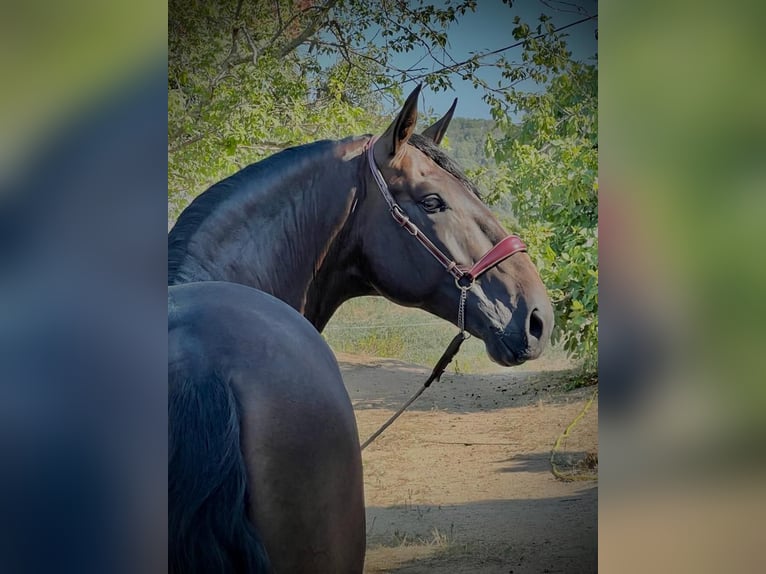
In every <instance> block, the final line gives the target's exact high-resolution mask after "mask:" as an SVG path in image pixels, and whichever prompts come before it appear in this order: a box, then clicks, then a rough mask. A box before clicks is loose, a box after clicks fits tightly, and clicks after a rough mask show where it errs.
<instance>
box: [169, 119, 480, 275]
mask: <svg viewBox="0 0 766 574" xmlns="http://www.w3.org/2000/svg"><path fill="white" fill-rule="evenodd" d="M348 139H351V138H347V140H348ZM344 141H345V140H344ZM335 143H336V142H333V141H330V140H322V141H317V142H314V143H311V144H306V145H302V146H297V147H291V148H287V149H285V150H283V151H281V152H279V153H277V154H274V155H272V156H270V157H268V158H266V159H263V160H261V161H259V162H257V163H253V164H251V165H249V166H247V167H245V168H244V169H242V170H240V171H238V172H237V173H235V174H233V175H231V176H229V177H227V178H226V179H224V180H222V181H220V182H218V183H216V184H214V185H212V186H211V187H209V188H208V189H207V190H206V191H205V192H203V193H201V194H200V195H198V196H197V197H196V198H195V199H194V200H193V201H192V202H191V203H190V204H189V205H188V206H187V207H186V209H184V210H183V211H182V212H181V215H180V216H179V217H178V220H177V221H176V223H175V225H174V226H173V228H172V229H171V230H170V233H169V235H168V285H173V284H175V283H177V282H179V280H180V281H183V277H181V268H182V266H183V264H184V262H185V257H186V254H187V251H188V245H189V241H190V240H191V238H192V237H193V236H194V234H195V233H196V232H197V230H198V229H199V227H200V226H201V225H202V224H203V222H204V221H205V220H206V219H207V218H208V217H209V216H210V215H211V214H212V213H213V212H214V211H215V210H216V209H218V208H219V207H220V206H221V204H222V203H223V202H225V201H226V200H227V199H228V198H231V197H232V196H233V195H234V194H237V193H242V192H244V193H258V192H266V191H267V190H268V189H269V188H270V187H271V185H272V184H275V183H279V182H281V181H283V180H284V178H285V177H289V176H290V174H291V173H297V172H299V171H300V170H301V169H303V167H304V166H305V165H306V164H307V163H308V162H314V161H316V160H317V158H318V157H319V156H322V155H324V154H326V153H328V151H329V150H330V149H331V148H332V146H333V145H334V144H335ZM409 143H410V144H411V145H412V146H413V147H415V148H416V149H418V150H420V151H421V152H423V153H424V154H425V155H426V156H428V157H429V158H430V159H431V160H433V161H434V162H435V163H436V164H437V165H438V166H439V167H441V168H442V169H444V170H445V171H446V172H448V173H449V174H451V175H452V176H454V177H455V178H456V179H457V180H458V181H459V182H460V183H461V184H462V185H463V186H464V187H465V188H466V189H467V190H468V191H469V192H470V193H473V194H474V195H475V196H476V197H478V198H479V199H482V197H481V194H480V193H479V190H478V189H477V188H476V186H475V185H474V183H473V182H471V180H469V179H468V178H467V177H466V175H465V174H464V173H463V171H462V170H461V168H460V166H458V164H457V163H456V162H455V160H453V159H452V158H451V157H449V156H448V155H447V154H446V153H445V152H444V150H442V149H441V148H440V147H439V146H437V145H436V144H434V143H433V141H432V140H430V139H429V138H426V137H424V136H422V135H420V134H413V135H412V136H411V137H410V139H409Z"/></svg>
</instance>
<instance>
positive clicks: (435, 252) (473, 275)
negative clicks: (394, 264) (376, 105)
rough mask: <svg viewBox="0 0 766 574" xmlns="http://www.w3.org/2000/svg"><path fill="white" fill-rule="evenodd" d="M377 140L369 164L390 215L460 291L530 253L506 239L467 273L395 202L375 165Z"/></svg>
mask: <svg viewBox="0 0 766 574" xmlns="http://www.w3.org/2000/svg"><path fill="white" fill-rule="evenodd" d="M376 139H377V138H376V137H372V138H370V141H369V142H367V149H366V152H367V163H368V164H369V166H370V172H371V173H372V178H373V179H374V180H375V183H376V184H377V186H378V189H379V190H380V193H381V194H382V195H383V199H385V200H386V203H387V204H388V209H389V211H390V212H391V216H392V217H393V218H394V220H395V221H396V222H397V223H398V224H399V225H400V226H401V227H403V228H404V229H406V230H407V232H408V233H409V234H410V235H412V236H413V237H415V239H417V240H418V241H419V242H420V244H421V245H423V247H425V248H426V249H427V250H428V252H429V253H430V254H431V255H432V256H433V257H434V259H436V260H437V261H438V262H439V263H440V264H441V265H442V267H444V268H445V269H446V270H447V272H448V273H449V274H450V275H452V276H453V277H454V278H455V281H456V282H457V284H458V287H460V288H461V289H467V288H469V287H470V286H471V285H472V284H473V282H474V281H475V280H476V279H478V278H479V277H480V276H481V275H482V274H484V273H486V272H487V271H489V270H490V269H492V268H493V267H494V266H495V265H497V264H499V263H500V262H501V261H505V260H506V259H508V258H509V257H510V256H511V255H514V254H516V253H519V252H520V251H526V250H527V246H526V245H525V244H524V242H523V241H522V240H521V238H520V237H519V236H518V235H509V236H507V237H505V238H503V239H502V240H501V241H500V242H499V243H498V244H497V245H495V246H494V247H492V249H490V250H489V251H487V252H486V253H485V254H484V255H482V256H481V258H480V259H479V260H478V261H477V262H476V263H475V264H474V265H473V267H471V268H470V269H469V270H468V271H464V270H463V269H465V268H464V267H461V266H459V265H458V264H457V263H455V261H454V259H452V258H451V257H450V256H449V255H447V254H445V253H444V252H443V251H442V250H441V249H439V248H438V247H436V245H434V243H433V242H432V241H431V240H430V239H428V237H426V235H425V234H424V233H423V232H422V231H421V230H420V228H419V227H418V226H417V225H415V224H414V223H413V222H412V221H411V220H410V218H409V217H408V216H407V214H406V213H405V212H404V210H403V209H402V208H401V207H400V206H399V204H398V203H396V200H395V199H394V196H393V194H392V193H391V191H390V190H389V189H388V184H387V183H386V180H385V179H383V174H382V173H380V170H379V169H378V166H377V164H376V163H375V155H374V153H373V148H374V144H375V140H376Z"/></svg>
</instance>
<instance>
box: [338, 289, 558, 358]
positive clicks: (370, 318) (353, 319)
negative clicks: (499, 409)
mask: <svg viewBox="0 0 766 574" xmlns="http://www.w3.org/2000/svg"><path fill="white" fill-rule="evenodd" d="M456 333H457V327H455V326H454V325H452V324H451V323H448V322H447V321H444V320H441V319H437V318H435V317H434V316H433V315H430V314H428V313H426V312H425V311H421V310H419V309H410V308H406V307H401V306H399V305H396V304H394V303H391V302H390V301H387V300H386V299H383V298H382V297H360V298H358V299H353V300H351V301H348V302H346V303H345V304H343V306H342V307H341V308H340V309H339V310H338V311H337V312H336V314H335V315H334V316H333V318H332V319H331V320H330V322H329V323H328V324H327V326H326V327H325V329H324V331H323V335H324V337H325V339H326V340H327V342H328V343H329V345H330V347H331V348H332V349H333V350H334V351H336V352H341V353H349V354H354V355H367V356H374V357H385V358H392V359H399V360H401V361H404V362H407V363H413V364H417V365H423V366H428V367H431V366H433V364H434V363H435V362H436V361H437V360H438V359H439V357H440V356H441V354H442V353H443V352H444V349H445V348H446V347H447V345H448V344H449V342H450V341H451V340H452V338H453V337H454V336H455V334H456ZM547 354H548V356H549V357H551V358H554V359H556V360H557V361H558V362H561V361H566V355H565V353H564V352H563V351H561V350H560V349H553V350H550V351H548V352H547ZM533 363H534V362H533ZM522 368H523V369H524V370H526V368H527V367H526V365H525V366H523V367H522ZM538 368H539V367H538V366H536V365H534V364H533V365H531V369H532V370H536V369H538ZM500 369H501V367H499V366H498V365H496V364H495V363H493V362H492V361H491V360H490V359H489V357H488V356H487V353H486V350H485V348H484V343H482V342H481V341H480V340H479V339H476V338H475V337H472V338H470V339H468V340H467V341H466V342H465V343H464V344H463V346H462V348H461V350H460V353H459V354H458V356H457V357H455V359H454V361H453V362H452V364H451V365H450V366H449V368H448V372H458V373H481V372H497V371H498V370H500Z"/></svg>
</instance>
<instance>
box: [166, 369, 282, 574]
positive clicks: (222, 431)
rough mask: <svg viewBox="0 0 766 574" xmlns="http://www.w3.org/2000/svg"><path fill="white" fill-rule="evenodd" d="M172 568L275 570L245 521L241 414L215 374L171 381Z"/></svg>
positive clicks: (180, 573)
mask: <svg viewBox="0 0 766 574" xmlns="http://www.w3.org/2000/svg"><path fill="white" fill-rule="evenodd" d="M169 383H170V389H169V395H168V432H169V443H168V449H169V464H168V567H169V572H170V574H209V573H211V572H216V573H221V574H234V573H237V574H240V573H245V572H246V573H248V574H255V573H266V572H270V570H271V569H270V565H269V559H268V555H267V554H266V550H265V548H264V546H263V543H262V542H261V540H260V538H259V536H258V532H257V531H256V529H255V526H254V525H253V524H252V523H251V522H250V521H249V519H248V517H247V505H248V485H247V471H246V467H245V461H244V458H243V456H242V450H241V448H240V414H239V404H238V401H237V397H236V395H235V394H234V390H233V389H232V388H231V385H230V384H229V383H228V382H227V381H226V380H225V379H224V378H222V377H221V376H219V375H218V374H217V373H208V374H207V375H203V376H196V375H192V376H191V377H190V378H189V377H185V378H179V379H177V380H173V377H171V378H170V380H169Z"/></svg>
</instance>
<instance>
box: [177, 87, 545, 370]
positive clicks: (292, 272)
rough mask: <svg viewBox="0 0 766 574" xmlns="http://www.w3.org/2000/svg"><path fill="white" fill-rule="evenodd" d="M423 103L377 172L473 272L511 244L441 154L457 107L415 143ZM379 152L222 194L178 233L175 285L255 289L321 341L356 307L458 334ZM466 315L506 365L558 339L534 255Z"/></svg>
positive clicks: (449, 300) (358, 150)
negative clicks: (349, 305)
mask: <svg viewBox="0 0 766 574" xmlns="http://www.w3.org/2000/svg"><path fill="white" fill-rule="evenodd" d="M418 93H419V89H416V90H415V91H414V92H413V93H412V94H411V95H410V97H409V98H408V99H407V101H406V102H405V104H404V107H403V108H402V110H401V112H400V113H399V115H398V116H397V118H396V120H395V121H394V122H393V123H392V124H391V126H390V127H389V128H388V130H386V132H385V133H384V134H383V135H382V136H381V137H380V138H379V139H377V140H376V141H375V142H374V146H373V152H374V162H375V164H376V167H377V168H379V171H380V173H381V174H382V177H383V179H384V180H385V182H386V183H387V185H388V187H389V189H390V192H391V194H392V196H393V198H394V199H395V201H396V202H398V206H399V208H400V209H401V210H402V211H403V212H404V213H405V214H406V216H407V217H408V218H409V219H410V221H411V222H413V223H415V224H416V225H417V226H418V227H419V228H420V229H421V230H422V232H423V234H424V235H425V236H427V237H428V238H429V239H430V240H431V241H432V242H433V243H434V244H435V245H436V246H437V247H438V248H439V249H440V250H441V251H442V252H444V253H446V254H449V255H450V257H451V259H453V260H454V261H456V262H457V263H459V264H461V265H465V266H470V265H472V264H473V263H474V262H476V261H478V260H479V259H480V258H481V256H482V255H483V254H485V253H486V252H487V251H488V250H489V249H490V248H491V247H492V246H493V245H496V244H498V243H499V242H500V241H501V240H502V239H504V238H505V237H506V236H507V235H508V234H507V233H506V231H505V230H504V229H503V227H502V226H501V225H500V223H499V222H498V221H497V219H496V218H495V217H494V216H493V215H492V213H491V212H490V210H489V208H488V207H487V206H486V205H484V204H483V203H482V202H481V200H480V199H479V197H478V195H477V193H476V189H475V187H474V186H473V184H471V182H470V181H469V180H468V179H467V178H466V177H465V175H463V173H462V172H461V171H460V169H459V168H458V167H457V165H456V164H455V163H454V162H453V161H452V160H451V159H450V158H449V157H448V156H447V155H446V154H445V153H444V152H443V151H442V150H441V149H440V148H439V147H438V143H439V142H440V141H441V139H442V137H443V135H444V132H445V131H446V129H447V126H448V124H449V120H450V119H451V116H452V111H453V110H454V105H453V108H452V109H451V110H450V112H449V113H448V114H447V115H446V116H445V117H444V118H442V119H441V120H439V121H438V122H437V123H436V124H434V125H433V126H431V127H430V128H428V129H427V130H426V131H425V132H424V134H423V135H417V134H414V133H413V131H414V128H415V122H416V119H417V98H418ZM370 141H371V138H370V137H369V136H366V137H352V138H347V139H344V140H341V141H321V142H316V143H313V144H309V145H305V146H301V147H296V148H291V149H287V150H285V151H283V152H280V153H278V154H276V155H274V156H271V157H269V158H267V159H265V160H263V161H261V162H259V163H256V164H253V165H251V166H249V167H246V168H245V169H243V170H242V171H240V172H238V173H236V174H234V175H233V176H231V177H229V178H227V179H225V180H223V181H221V182H220V183H217V184H215V185H214V186H212V187H211V188H210V189H208V190H207V191H206V192H204V193H203V194H202V195H200V196H199V197H197V198H196V199H195V200H194V201H193V202H192V203H191V204H190V205H189V206H188V207H187V208H186V209H185V210H184V211H183V212H182V213H181V215H180V217H179V219H178V221H177V222H176V224H175V226H174V227H173V229H172V230H171V231H170V235H169V238H168V282H169V284H170V285H176V284H180V283H187V282H190V281H231V282H234V283H241V284H243V285H249V286H251V287H255V288H256V289H260V290H262V291H265V292H267V293H270V294H272V295H274V296H275V297H278V298H279V299H282V300H283V301H285V302H286V303H288V304H289V305H290V306H291V307H293V308H294V309H296V310H297V311H299V312H300V313H301V314H302V315H304V316H305V317H306V318H307V319H308V320H309V321H311V323H312V324H313V325H314V326H315V327H316V328H317V329H318V330H319V331H321V330H322V329H323V328H324V327H325V325H326V324H327V322H328V321H329V319H330V317H331V316H332V315H333V313H334V312H335V311H336V309H337V308H338V307H339V306H340V305H341V304H342V303H343V302H344V301H346V300H348V299H350V298H352V297H358V296H361V295H376V294H377V295H382V296H384V297H386V298H388V299H390V300H392V301H394V302H395V303H399V304H401V305H406V306H412V307H420V308H422V309H425V310H426V311H429V312H430V313H433V314H434V315H437V316H438V317H441V318H443V319H446V320H447V321H450V322H452V323H456V322H457V309H458V303H459V297H460V291H459V289H457V288H456V287H455V278H454V277H453V276H452V275H451V274H449V273H445V272H444V269H443V267H442V266H441V265H440V264H439V262H438V261H437V260H436V259H435V258H434V257H432V256H431V255H430V254H429V252H428V251H427V250H425V249H423V247H422V246H421V245H420V244H419V243H418V242H417V241H415V240H413V238H412V237H411V236H410V234H408V233H407V232H405V231H403V230H402V229H400V225H398V224H397V223H396V222H395V221H393V220H392V217H391V215H390V211H391V209H390V207H389V205H388V203H387V202H386V200H385V198H384V196H383V195H382V194H381V193H380V191H379V189H378V184H377V183H376V182H375V179H374V178H373V176H372V174H371V170H370V162H369V159H368V157H367V155H366V154H365V148H366V146H367V145H368V144H369V143H370ZM465 310H466V330H467V331H468V332H469V333H471V334H473V335H475V336H476V337H479V338H480V339H482V340H483V341H484V343H485V345H486V347H487V352H488V354H489V356H490V357H491V358H492V359H493V360H494V361H495V362H497V363H499V364H501V365H515V364H518V363H521V362H524V361H525V360H528V359H534V358H536V357H538V356H539V355H540V353H541V352H542V350H543V349H544V347H545V346H546V344H547V341H548V339H549V337H550V333H551V329H552V326H553V310H552V307H551V303H550V300H549V298H548V294H547V292H546V290H545V287H544V285H543V284H542V281H540V277H539V275H538V273H537V270H536V269H535V267H534V264H533V263H532V261H531V260H530V258H529V257H528V255H527V254H526V253H518V254H516V255H514V256H513V257H510V258H508V259H506V260H504V261H502V262H501V263H500V264H499V265H496V266H495V267H493V268H492V269H490V270H489V271H487V272H486V273H485V274H484V276H483V277H482V279H481V281H477V282H476V284H475V285H474V286H473V288H472V289H471V290H470V291H469V292H468V298H467V300H466V303H465Z"/></svg>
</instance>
